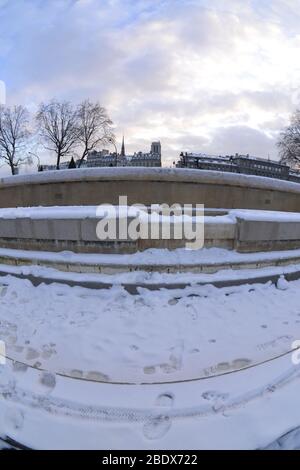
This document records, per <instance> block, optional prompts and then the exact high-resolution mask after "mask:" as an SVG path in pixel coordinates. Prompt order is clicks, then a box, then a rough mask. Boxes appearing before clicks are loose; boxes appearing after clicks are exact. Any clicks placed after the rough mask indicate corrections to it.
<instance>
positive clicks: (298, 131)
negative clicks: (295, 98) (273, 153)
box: [277, 109, 300, 167]
mask: <svg viewBox="0 0 300 470" xmlns="http://www.w3.org/2000/svg"><path fill="white" fill-rule="evenodd" d="M277 145H278V147H279V154H280V161H281V162H282V163H287V164H289V165H290V166H291V167H299V165H300V110H299V109H298V110H297V111H296V112H295V113H294V114H293V115H292V117H291V122H290V125H289V126H288V127H286V128H285V129H284V130H283V131H282V132H281V134H280V140H279V141H278V143H277Z"/></svg>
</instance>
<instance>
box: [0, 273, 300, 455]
mask: <svg viewBox="0 0 300 470" xmlns="http://www.w3.org/2000/svg"><path fill="white" fill-rule="evenodd" d="M1 282H2V283H3V284H5V285H3V287H2V288H1V291H0V339H2V340H4V341H5V343H6V345H7V351H6V353H7V356H8V358H9V359H8V362H7V366H0V378H1V381H0V389H1V392H2V393H4V395H3V397H5V400H4V401H3V400H1V401H0V435H1V434H2V435H6V434H9V435H10V436H12V437H13V438H18V439H20V440H21V442H23V443H24V444H28V445H29V444H30V445H31V446H33V437H34V444H35V446H36V447H37V448H39V446H40V447H43V446H44V445H45V442H47V445H48V446H49V447H50V448H51V442H52V445H54V446H55V447H59V446H60V445H61V446H63V445H66V446H68V447H74V446H75V448H81V445H83V442H84V443H85V444H84V445H85V446H88V447H89V446H90V447H92V448H93V447H94V448H96V447H97V446H98V447H102V448H105V446H108V447H107V448H117V447H120V448H130V447H131V448H134V447H135V444H136V446H137V445H138V446H141V447H143V446H145V448H151V447H153V448H179V447H182V448H201V447H204V448H219V447H223V448H230V447H242V448H245V447H250V448H254V447H264V446H267V445H270V444H271V443H272V442H273V444H272V445H273V446H275V447H276V446H277V447H278V446H279V445H282V446H283V445H286V446H287V445H290V446H294V447H296V446H298V445H299V442H298V441H299V439H298V437H299V433H298V432H297V431H296V428H297V426H299V425H300V416H299V417H298V415H297V413H295V412H292V409H291V406H292V407H293V408H297V403H298V400H299V398H298V396H299V393H298V395H297V391H299V377H300V370H299V366H298V368H297V367H295V366H293V364H292V361H291V357H290V356H289V352H290V351H291V350H292V348H293V342H294V341H295V340H297V339H300V306H299V289H300V281H294V282H289V283H287V282H286V281H285V280H284V279H283V278H282V279H281V280H280V281H279V283H278V285H277V286H274V285H271V284H270V283H268V284H265V285H251V286H247V285H244V286H240V287H234V288H222V289H217V288H214V287H212V286H209V285H208V286H202V287H201V286H193V287H189V288H186V289H178V290H175V291H174V290H172V291H170V290H161V291H158V292H155V294H153V293H152V292H150V291H148V290H146V289H141V290H140V292H139V295H130V294H128V293H127V292H126V291H125V290H124V289H123V288H122V287H120V286H115V287H113V288H111V289H109V290H89V289H85V288H82V287H73V288H71V287H68V286H62V285H58V284H52V285H48V286H46V285H43V284H42V285H40V286H39V287H33V286H32V285H31V283H30V282H29V281H24V280H19V279H16V278H14V277H10V276H7V277H4V278H2V279H1ZM11 359H13V360H14V362H11ZM10 367H11V370H10V371H9V370H8V368H10ZM45 371H46V372H45ZM6 373H7V374H8V377H9V378H8V379H7V381H5V380H6V379H5V377H6V375H5V374H6ZM36 373H38V374H42V375H40V376H39V379H38V381H37V379H36V378H35V375H31V374H36ZM20 374H21V375H20ZM26 377H27V378H26ZM74 378H76V379H84V380H75V381H74ZM198 379H200V380H198ZM191 380H192V382H190V381H191ZM182 381H183V382H182ZM185 381H187V382H185ZM23 382H24V383H25V384H26V387H27V388H28V387H29V388H30V389H32V390H33V391H32V393H31V394H29V393H28V392H26V390H27V388H26V387H25V385H24V383H23ZM71 382H72V383H71ZM116 382H117V383H120V384H123V385H115V384H114V383H116ZM181 382H182V383H181ZM81 383H82V385H81ZM127 383H131V384H140V383H143V384H146V383H148V385H139V386H138V388H136V389H135V388H133V387H135V386H134V385H126V384H127ZM152 384H155V385H152ZM287 384H288V385H287ZM21 385H22V387H23V388H22V387H21ZM92 386H94V387H96V386H97V387H105V389H101V393H100V394H99V392H97V393H96V389H92V388H91V387H92ZM18 387H21V388H20V389H19V388H18ZM24 387H25V388H24ZM76 387H77V388H78V390H77V389H76ZM85 387H86V388H85ZM107 387H110V388H107ZM126 387H127V389H126ZM128 387H130V388H129V389H128ZM277 388H278V389H279V391H278V392H277V391H276V390H277ZM22 390H23V391H22ZM24 390H25V391H24ZM128 391H129V392H130V393H128ZM275 392H276V393H275ZM77 394H78V395H77ZM153 394H154V396H155V395H156V396H157V398H156V399H155V398H153ZM62 397H63V398H64V400H65V401H63V398H62ZM271 398H272V400H275V401H270V399H271ZM10 400H12V403H14V405H13V406H12V405H9V403H10ZM74 400H75V401H76V400H79V403H81V404H82V405H80V406H81V407H82V406H86V407H88V408H87V410H85V411H84V412H83V411H82V413H84V421H82V419H83V417H82V416H81V411H80V410H81V408H78V406H79V405H75V404H74ZM151 400H154V402H153V403H154V404H153V405H150V403H151ZM155 400H156V401H155ZM276 400H277V401H276ZM7 401H8V404H7V403H6V402H7ZM23 402H24V403H23ZM96 402H97V403H98V405H97V406H98V408H97V407H96V405H95V403H96ZM83 403H84V405H83ZM108 404H109V406H108ZM100 405H101V406H102V408H101V406H100ZM271 405H272V406H271ZM99 406H100V408H99ZM149 406H150V408H149V409H148V407H149ZM151 406H152V408H151ZM268 406H269V407H271V408H270V410H271V411H268V413H269V415H268V416H267V417H265V418H264V423H265V424H264V425H262V424H260V425H259V426H258V427H257V426H256V427H255V425H254V423H256V422H257V419H258V418H257V417H256V414H257V413H259V414H258V415H257V416H261V417H262V416H263V413H267V410H268ZM3 407H6V408H3ZM103 407H104V408H103ZM145 407H146V408H145ZM155 407H158V408H155ZM161 407H162V408H161ZM5 410H6V411H5ZM64 410H65V411H64ZM71 410H72V412H71ZM76 410H77V411H76ZM116 410H118V411H116ZM147 410H148V411H147ZM161 410H163V413H164V414H163V415H161V413H162V411H161ZM286 410H288V413H287V414H284V413H286ZM37 413H38V414H37ZM72 413H74V414H75V415H76V416H77V415H78V416H77V418H76V420H75V421H74V420H73V418H72V419H71V421H70V420H69V415H70V414H72ZM270 413H271V414H270ZM272 413H273V418H274V419H273V420H272V419H271V418H270V416H271V415H272ZM56 415H60V417H59V423H60V426H59V429H60V431H59V432H58V431H57V432H58V434H57V436H56V437H55V438H54V437H53V439H54V441H55V443H54V441H51V439H52V437H51V435H50V434H49V433H50V431H47V427H44V426H46V425H44V424H43V423H45V422H47V423H48V421H47V420H49V423H48V424H47V426H48V425H49V426H50V427H51V425H52V424H53V426H54V427H55V429H56V428H57V421H55V419H54V418H55V416H56ZM275 415H276V419H275ZM63 416H65V417H63ZM104 416H105V418H104ZM162 416H163V417H162ZM226 416H228V417H230V419H229V418H228V419H227V420H226V426H229V428H228V429H229V431H228V429H227V428H226V426H225V422H223V421H224V417H226ZM193 417H194V418H193ZM87 418H88V419H90V420H91V422H90V424H89V425H88V423H87V421H86V419H87ZM56 419H58V418H56ZM39 420H40V421H39ZM95 420H96V422H97V423H98V422H99V423H101V426H102V427H101V429H102V431H101V432H102V433H103V434H101V436H102V438H101V439H102V440H101V442H99V443H96V442H95V441H94V440H93V439H94V437H93V436H95V435H96V434H95V432H94V434H93V433H92V431H93V429H94V428H93V426H94V424H92V422H94V421H95ZM107 420H109V421H112V422H113V423H115V424H114V427H113V428H111V426H108V425H107V424H105V423H106V421H107ZM181 420H183V421H181ZM268 420H269V421H268ZM273 421H274V422H273ZM39 422H40V424H39V426H38V425H37V423H39ZM124 422H125V423H127V424H124ZM51 423H52V424H51ZM118 423H119V424H118ZM120 423H121V424H120ZM172 423H173V424H172ZM171 424H172V427H171ZM37 426H38V427H37ZM68 426H71V427H70V428H68ZM99 426H100V424H99ZM139 426H142V427H141V428H140V427H139ZM178 426H179V427H178ZM224 426H225V427H224ZM49 429H50V428H49ZM70 429H71V431H70ZM77 429H78V432H79V434H78V436H77V435H76V432H77V431H76V430H77ZM225 429H227V430H226V432H225ZM83 430H84V431H83ZM176 430H177V431H176ZM201 430H202V432H204V434H201V432H200V431H201ZM293 430H294V431H293ZM290 431H293V432H292V434H290V435H289V439H288V438H282V440H281V441H277V438H280V436H282V435H283V434H285V433H288V432H290ZM60 432H61V433H62V437H61V443H60V440H59V433H60ZM85 432H86V433H87V434H86V435H87V436H90V437H89V440H87V438H86V440H85V438H84V437H83V435H84V434H85ZM55 433H56V431H55ZM89 433H90V434H89ZM44 434H46V436H48V437H47V439H48V440H46V441H45V440H43V439H45V436H44ZM97 435H98V434H97ZM181 435H185V436H186V437H185V438H183V437H180V441H178V439H179V437H178V436H181ZM66 436H71V437H72V440H71V437H66ZM104 436H105V437H104ZM138 436H141V439H142V440H141V441H140V437H138ZM176 436H177V437H176ZM197 436H198V438H197ZM204 436H205V437H204ZM297 436H298V437H297ZM68 439H70V440H68ZM197 439H198V440H197ZM291 442H292V443H291ZM280 443H281V444H280ZM282 443H284V444H282ZM287 443H289V444H287ZM114 446H115V447H114Z"/></svg>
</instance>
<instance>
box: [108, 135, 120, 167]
mask: <svg viewBox="0 0 300 470" xmlns="http://www.w3.org/2000/svg"><path fill="white" fill-rule="evenodd" d="M108 142H109V143H110V144H112V145H113V146H114V147H115V153H116V166H118V149H117V146H116V143H115V141H114V139H112V138H110V139H108Z"/></svg>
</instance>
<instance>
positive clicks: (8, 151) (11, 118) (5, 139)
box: [0, 106, 30, 175]
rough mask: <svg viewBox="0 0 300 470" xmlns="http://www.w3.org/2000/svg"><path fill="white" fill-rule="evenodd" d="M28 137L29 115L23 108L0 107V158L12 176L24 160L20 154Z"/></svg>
mask: <svg viewBox="0 0 300 470" xmlns="http://www.w3.org/2000/svg"><path fill="white" fill-rule="evenodd" d="M29 136H30V132H29V113H28V111H27V109H26V108H24V107H23V106H14V107H12V108H10V107H7V106H0V157H1V158H3V159H4V160H5V162H6V163H7V164H8V165H9V166H10V169H11V172H12V174H13V175H14V174H15V173H16V168H18V166H19V164H20V163H21V162H22V160H24V157H22V154H23V153H24V152H25V147H26V144H27V141H28V138H29Z"/></svg>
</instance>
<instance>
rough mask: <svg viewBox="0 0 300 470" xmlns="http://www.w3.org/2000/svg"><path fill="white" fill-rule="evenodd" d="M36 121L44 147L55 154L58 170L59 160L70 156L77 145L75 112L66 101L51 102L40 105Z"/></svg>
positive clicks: (77, 131) (77, 130)
mask: <svg viewBox="0 0 300 470" xmlns="http://www.w3.org/2000/svg"><path fill="white" fill-rule="evenodd" d="M36 121H37V124H38V127H39V131H40V136H41V137H42V140H43V141H44V147H45V148H46V149H47V150H50V151H52V152H54V153H55V155H56V169H57V170H59V165H60V161H61V159H62V158H63V157H66V156H68V155H70V154H72V153H73V151H74V148H75V147H76V145H78V137H79V128H78V121H77V110H76V109H74V107H73V105H72V104H71V103H69V102H67V101H63V102H59V101H56V100H53V101H51V102H50V103H46V104H45V103H42V104H40V107H39V110H38V112H37V115H36Z"/></svg>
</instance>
